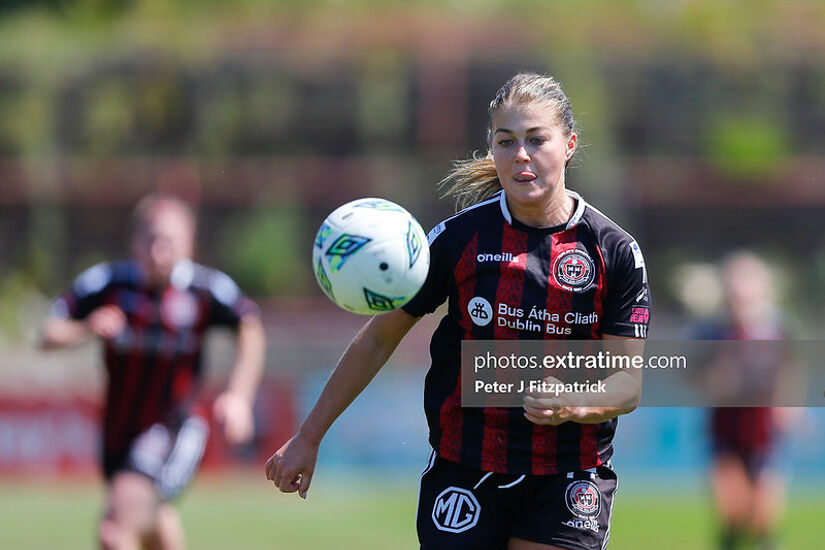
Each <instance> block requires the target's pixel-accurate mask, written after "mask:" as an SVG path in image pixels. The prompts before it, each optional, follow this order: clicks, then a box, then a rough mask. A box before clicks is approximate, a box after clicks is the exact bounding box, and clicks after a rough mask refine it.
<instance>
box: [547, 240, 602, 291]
mask: <svg viewBox="0 0 825 550" xmlns="http://www.w3.org/2000/svg"><path fill="white" fill-rule="evenodd" d="M553 277H554V278H555V279H556V282H557V283H558V284H559V285H560V286H562V287H564V288H566V289H568V290H572V291H573V292H584V290H586V289H587V287H589V286H590V283H592V282H593V279H595V278H596V266H595V264H594V263H593V260H592V259H591V258H590V255H589V254H588V253H587V251H586V250H580V249H578V248H572V249H570V250H565V251H564V252H562V253H561V254H559V255H558V256H557V257H556V261H555V262H553Z"/></svg>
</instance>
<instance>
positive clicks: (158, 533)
mask: <svg viewBox="0 0 825 550" xmlns="http://www.w3.org/2000/svg"><path fill="white" fill-rule="evenodd" d="M133 221H134V227H133V236H132V252H133V255H134V258H133V259H131V260H125V261H117V262H109V263H102V264H98V265H96V266H94V267H91V268H89V269H88V270H86V271H85V272H83V273H82V274H81V275H80V276H78V277H77V279H75V281H74V284H72V286H71V288H70V289H69V290H68V291H67V292H66V293H65V294H63V295H62V296H61V297H59V298H58V299H57V300H55V303H54V305H53V307H52V313H51V315H50V317H49V318H48V319H47V320H46V321H45V323H44V327H43V341H42V347H43V348H45V349H55V348H61V347H65V346H71V345H75V344H78V343H80V342H83V341H85V340H88V339H89V338H95V337H96V338H100V339H101V340H102V341H103V348H104V354H105V363H106V371H107V374H108V385H107V388H108V389H107V394H106V407H105V411H104V420H103V446H102V447H103V449H102V450H103V457H102V458H103V472H104V474H105V477H106V480H107V495H106V511H105V515H104V517H103V518H102V520H101V523H100V529H99V539H100V545H101V547H102V548H104V549H107V550H134V549H137V548H139V547H141V546H143V547H145V548H158V549H162V550H179V549H182V548H184V539H183V530H182V526H181V521H180V517H179V516H178V514H177V511H176V510H175V508H173V507H172V506H171V504H170V502H171V500H172V499H173V498H174V497H175V496H176V495H177V494H178V493H179V492H180V491H181V490H183V488H184V487H185V486H186V485H187V484H188V483H189V481H190V480H191V478H192V476H193V475H194V473H195V470H196V468H197V467H198V464H199V463H200V460H201V457H202V455H203V450H204V446H205V445H206V439H207V435H208V427H207V423H206V421H205V416H204V414H203V411H198V410H197V409H198V407H197V403H196V402H197V398H198V395H197V390H198V388H199V384H198V381H199V378H200V373H201V349H202V343H203V336H204V333H205V331H206V329H207V328H209V327H210V326H214V325H224V326H229V327H233V328H235V329H237V331H238V336H237V340H238V346H237V351H236V359H235V366H234V370H233V372H232V375H231V377H230V381H229V387H228V388H227V390H226V391H225V392H224V393H222V394H221V395H220V396H218V398H217V400H216V401H215V406H214V415H215V418H216V420H218V421H219V422H220V423H222V424H223V429H224V435H225V436H226V439H227V441H228V442H229V443H233V444H236V443H241V442H244V441H246V440H248V439H249V438H250V437H251V436H252V430H253V422H252V401H253V399H254V397H255V392H256V390H257V386H258V382H259V380H260V377H261V372H262V369H263V359H264V331H263V326H262V324H261V321H260V316H259V314H258V308H257V306H256V305H255V304H254V303H253V302H252V301H250V300H249V299H248V298H246V297H245V296H244V295H243V294H242V293H241V292H240V290H239V289H238V287H237V286H236V285H235V283H234V282H233V281H232V280H231V279H230V278H229V277H228V276H227V275H225V274H223V273H221V272H219V271H216V270H214V269H210V268H207V267H204V266H202V265H198V264H196V263H193V262H192V261H191V257H192V254H193V249H194V237H195V217H194V215H193V213H192V211H191V210H190V209H189V207H188V206H187V205H186V204H185V203H183V202H181V201H180V200H178V199H175V198H172V197H164V196H154V195H151V196H148V197H146V198H144V199H143V200H142V201H141V202H140V203H138V205H137V207H136V208H135V213H134V220H133Z"/></svg>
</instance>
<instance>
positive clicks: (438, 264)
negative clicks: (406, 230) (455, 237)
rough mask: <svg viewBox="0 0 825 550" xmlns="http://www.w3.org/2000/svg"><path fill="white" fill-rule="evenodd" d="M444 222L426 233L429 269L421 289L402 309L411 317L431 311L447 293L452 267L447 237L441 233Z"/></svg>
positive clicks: (441, 301)
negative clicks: (428, 247) (428, 248)
mask: <svg viewBox="0 0 825 550" xmlns="http://www.w3.org/2000/svg"><path fill="white" fill-rule="evenodd" d="M444 230H445V224H444V222H441V223H439V224H438V225H437V226H435V227H434V228H433V229H432V231H430V232H429V234H428V235H427V242H428V243H429V246H430V269H429V271H428V272H427V279H426V280H425V281H424V285H423V286H422V287H421V290H419V291H418V294H416V295H415V296H414V297H413V299H412V300H410V301H409V302H407V303H406V304H405V305H404V306H403V307H402V309H403V310H404V311H406V312H407V313H409V314H410V315H412V316H413V317H421V316H422V315H426V314H427V313H432V312H433V311H435V310H436V309H437V308H438V306H440V305H441V304H443V303H444V301H445V300H446V299H447V295H448V294H449V290H450V285H451V280H452V279H451V278H452V269H451V266H450V258H449V254H448V250H447V238H446V236H445V235H443V233H444Z"/></svg>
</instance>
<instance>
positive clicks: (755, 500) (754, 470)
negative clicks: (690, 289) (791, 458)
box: [699, 251, 798, 550]
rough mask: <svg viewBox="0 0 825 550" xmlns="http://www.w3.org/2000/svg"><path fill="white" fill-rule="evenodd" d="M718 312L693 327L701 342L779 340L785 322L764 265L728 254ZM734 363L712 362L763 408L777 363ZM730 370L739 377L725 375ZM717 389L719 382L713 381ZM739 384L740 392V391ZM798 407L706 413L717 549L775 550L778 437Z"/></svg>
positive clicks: (780, 491) (743, 356) (749, 358)
mask: <svg viewBox="0 0 825 550" xmlns="http://www.w3.org/2000/svg"><path fill="white" fill-rule="evenodd" d="M721 287H722V298H723V302H724V312H723V314H722V315H720V316H719V319H717V320H714V321H712V322H710V323H707V325H705V326H703V327H702V328H701V329H699V333H700V334H699V338H700V339H704V340H710V339H713V340H717V339H718V340H784V339H786V338H787V332H786V328H785V322H784V321H783V319H782V316H781V315H780V313H779V310H778V308H777V302H776V285H775V282H774V278H773V274H772V273H771V270H770V268H769V267H768V265H767V264H766V263H765V261H764V260H763V259H762V258H760V257H759V256H757V255H756V254H753V253H751V252H744V251H743V252H737V253H734V254H731V255H730V256H728V258H727V259H726V260H725V261H724V262H723V264H722V269H721ZM740 351H741V353H739V354H738V357H736V358H733V359H731V358H726V359H724V364H723V362H722V361H717V365H716V367H718V370H719V373H720V374H726V378H728V379H730V378H732V377H735V378H736V379H737V380H741V381H742V382H741V383H740V384H736V385H737V391H747V392H748V393H750V394H751V395H756V393H759V394H762V395H764V396H765V399H766V400H767V401H768V402H769V401H770V395H772V394H774V393H775V391H776V390H777V389H778V386H779V384H780V383H781V382H782V379H781V376H780V375H779V374H778V373H779V370H780V369H781V368H782V366H783V362H784V359H783V357H780V356H773V354H771V353H768V354H766V353H765V352H764V351H758V350H755V354H757V355H760V356H759V357H754V353H748V352H749V349H748V348H745V347H743V348H741V350H740ZM730 369H737V370H738V371H739V372H741V375H737V373H736V372H732V371H731V370H730ZM720 384H721V382H720ZM739 386H745V387H739ZM795 411H798V409H787V408H769V407H724V408H716V409H711V412H710V419H709V428H710V436H711V450H712V454H713V456H712V464H711V483H712V487H713V494H714V499H715V502H716V507H717V511H718V514H719V520H720V532H719V546H718V547H719V549H720V550H732V549H735V548H740V547H745V546H743V545H745V544H747V545H748V546H746V547H749V548H750V547H752V546H750V545H753V544H755V548H757V549H759V550H768V549H775V548H778V546H777V544H776V541H775V537H776V528H777V523H778V521H779V520H780V517H781V512H782V509H783V508H784V487H783V481H782V479H781V475H780V472H779V471H778V469H777V464H776V457H777V453H778V451H779V449H778V447H779V445H780V441H781V439H782V432H783V430H784V428H785V427H787V426H788V423H789V422H790V421H791V420H792V419H793V417H794V416H796V412H795Z"/></svg>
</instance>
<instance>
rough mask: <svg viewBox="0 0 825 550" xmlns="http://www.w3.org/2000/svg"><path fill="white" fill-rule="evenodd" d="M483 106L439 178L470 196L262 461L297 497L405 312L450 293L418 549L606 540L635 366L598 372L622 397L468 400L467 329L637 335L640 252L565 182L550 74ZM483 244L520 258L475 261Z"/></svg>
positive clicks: (562, 103) (514, 84)
mask: <svg viewBox="0 0 825 550" xmlns="http://www.w3.org/2000/svg"><path fill="white" fill-rule="evenodd" d="M489 117H490V118H489V119H488V123H489V127H488V146H489V153H488V155H486V156H485V157H481V158H476V159H472V160H469V161H466V162H460V163H458V164H457V165H456V168H455V170H454V171H453V172H452V174H451V175H450V177H448V179H447V180H446V181H447V182H448V183H452V184H453V187H451V189H450V192H449V194H451V195H453V196H455V197H456V198H457V199H458V203H459V205H460V206H466V208H464V210H462V211H461V212H459V213H458V214H456V215H455V216H453V217H451V218H448V219H447V220H445V221H443V222H441V223H440V224H438V225H437V226H436V228H435V229H433V230H432V231H431V232H430V235H429V237H428V239H429V242H430V252H431V260H430V270H429V274H428V276H427V280H426V282H425V283H424V286H423V288H422V289H421V291H420V292H419V293H418V294H417V295H416V297H415V298H413V299H412V301H410V302H409V303H408V304H406V305H405V306H404V307H403V308H402V309H400V310H396V311H392V312H390V313H386V314H383V315H379V316H376V317H373V318H372V319H371V320H370V321H369V322H367V324H366V325H365V326H364V328H362V329H361V331H360V332H359V334H358V335H357V336H356V337H355V339H354V340H353V342H352V343H351V344H350V346H349V348H348V349H347V351H346V353H345V354H344V356H343V357H342V358H341V360H340V362H339V363H338V366H337V367H336V369H335V371H334V373H333V374H332V377H331V378H330V379H329V381H328V382H327V385H326V387H325V388H324V390H323V393H322V394H321V396H320V397H319V399H318V402H317V403H316V405H315V407H314V408H313V409H312V411H311V412H310V414H309V416H308V417H307V418H306V420H304V422H303V424H302V425H301V427H300V429H299V431H298V433H297V434H296V435H295V436H294V437H293V438H292V439H291V440H290V441H289V442H287V444H286V445H284V446H283V447H282V448H281V449H279V450H278V451H277V452H276V453H275V454H274V455H273V456H272V458H270V460H269V461H268V462H267V465H266V475H267V478H268V479H271V480H273V482H274V483H275V485H276V486H277V487H278V488H279V489H280V490H281V491H283V492H295V491H298V492H299V494H300V495H301V496H302V497H304V498H306V493H307V490H308V489H309V486H310V482H311V478H312V475H313V472H314V469H315V464H316V461H317V457H318V450H319V447H320V444H321V440H322V438H323V437H324V435H325V434H326V432H327V430H329V428H330V426H331V425H332V423H333V422H334V421H335V419H336V418H337V417H338V416H339V415H340V414H341V413H342V412H343V411H344V409H346V407H347V406H348V405H349V404H350V403H351V402H352V401H353V400H354V399H355V397H356V396H357V395H358V394H359V393H361V391H362V390H363V389H364V388H365V387H366V385H367V384H368V383H369V382H370V380H371V379H372V378H373V376H375V374H376V373H377V372H378V370H379V369H380V368H381V367H382V366H383V364H384V362H385V361H386V360H387V359H388V358H389V356H390V355H391V354H392V352H393V351H394V350H395V348H396V346H397V345H398V344H399V342H400V341H401V339H402V338H403V337H404V336H405V335H406V334H407V332H408V331H409V330H410V329H411V328H412V327H413V325H415V323H416V322H417V321H418V320H419V319H420V318H421V317H423V316H424V315H426V314H428V313H432V312H434V311H435V310H436V309H437V308H438V307H439V306H440V305H441V304H443V303H444V302H445V301H449V309H448V312H447V314H446V315H445V316H444V318H443V319H442V320H441V323H440V325H439V327H438V329H437V330H436V331H435V333H434V334H433V336H432V343H431V345H430V350H431V354H432V366H431V368H430V371H429V373H428V374H427V379H426V384H425V396H424V408H425V411H426V414H427V421H428V424H429V428H430V444H431V445H432V447H433V452H432V455H431V459H430V463H429V464H428V466H427V469H426V470H425V473H424V474H423V475H422V478H421V488H420V493H419V509H418V521H417V527H418V537H419V541H420V543H421V548H422V549H431V550H435V549H444V548H452V549H468V550H469V549H474V550H480V549H490V550H494V549H496V550H498V549H504V548H507V549H509V550H554V549H560V548H564V549H572V550H596V549H602V548H604V546H605V545H606V544H607V541H608V538H609V525H610V515H611V511H612V500H613V493H614V491H615V489H616V485H617V479H616V474H615V473H614V472H613V470H612V469H611V468H610V458H611V456H612V454H613V446H612V439H613V434H614V432H615V429H616V423H617V420H616V418H617V417H618V416H620V415H622V414H626V413H628V412H630V411H632V410H633V409H634V408H635V407H636V405H637V404H638V399H639V391H640V389H641V387H640V383H639V380H638V377H637V374H639V373H638V371H637V372H636V373H628V372H626V371H623V372H619V373H617V374H615V375H613V376H611V377H609V378H608V379H607V381H606V384H607V386H608V391H609V392H615V393H614V395H615V396H616V399H615V401H613V403H618V404H617V405H616V406H611V407H601V408H600V407H584V406H562V405H560V404H559V402H558V400H554V399H552V398H544V397H541V396H538V397H531V396H528V397H526V398H525V405H524V408H523V409H520V408H491V407H488V408H464V407H462V405H461V383H460V362H461V361H460V350H461V342H462V340H474V339H480V340H492V339H496V340H541V339H553V340H555V339H580V340H581V339H588V340H589V339H601V338H605V339H607V338H615V339H621V340H631V339H641V338H644V337H645V336H646V335H647V326H648V320H649V315H648V313H649V306H650V297H649V294H648V285H647V274H646V270H645V266H644V260H643V258H642V255H641V251H640V250H639V247H638V245H637V244H636V242H635V241H634V240H633V238H632V237H631V236H630V235H628V234H627V233H626V232H624V231H623V230H622V229H620V228H619V227H618V226H617V225H616V224H615V223H613V222H612V221H611V220H609V219H608V218H606V217H605V216H604V215H603V214H601V213H600V212H599V211H598V210H595V209H594V208H593V207H592V206H590V205H589V204H587V203H586V202H585V201H584V199H583V198H582V197H581V196H579V195H578V194H576V193H573V192H571V191H569V190H567V189H566V186H565V173H566V167H567V164H568V162H569V160H570V159H571V157H572V156H573V154H574V153H575V151H576V145H577V135H576V133H575V130H574V121H573V115H572V109H571V106H570V102H569V100H568V99H567V96H566V95H565V94H564V92H563V91H562V89H561V86H560V85H559V83H558V82H557V81H556V80H554V79H553V78H551V77H548V76H544V75H539V74H533V73H523V74H518V75H516V76H514V77H512V78H510V79H509V80H508V81H507V82H506V83H505V84H504V86H502V87H501V88H500V89H499V90H498V92H497V94H496V97H495V98H494V99H493V101H492V102H491V103H490V105H489ZM490 254H492V255H497V254H501V255H505V256H506V255H508V254H511V255H512V256H511V257H512V258H514V259H513V260H512V261H484V260H483V257H484V256H485V255H490ZM503 306H507V308H509V309H512V310H514V311H515V310H523V311H525V312H529V311H530V310H531V308H533V309H537V310H539V311H543V312H549V313H553V314H557V315H558V316H559V317H560V318H561V319H569V314H570V313H574V312H575V313H580V314H581V315H582V317H584V318H586V319H587V321H586V322H578V323H575V322H570V321H569V320H563V321H548V322H547V323H544V322H542V323H541V324H539V323H525V324H524V328H522V329H519V328H514V327H512V326H507V325H506V324H502V323H500V322H499V321H502V320H507V319H506V317H503V316H502V314H501V307H503ZM494 317H495V319H494ZM526 319H527V316H526V315H525V316H524V317H523V318H520V320H521V321H524V320H526ZM511 320H512V319H511ZM528 325H529V326H528ZM625 345H629V344H625ZM619 396H621V398H619Z"/></svg>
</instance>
